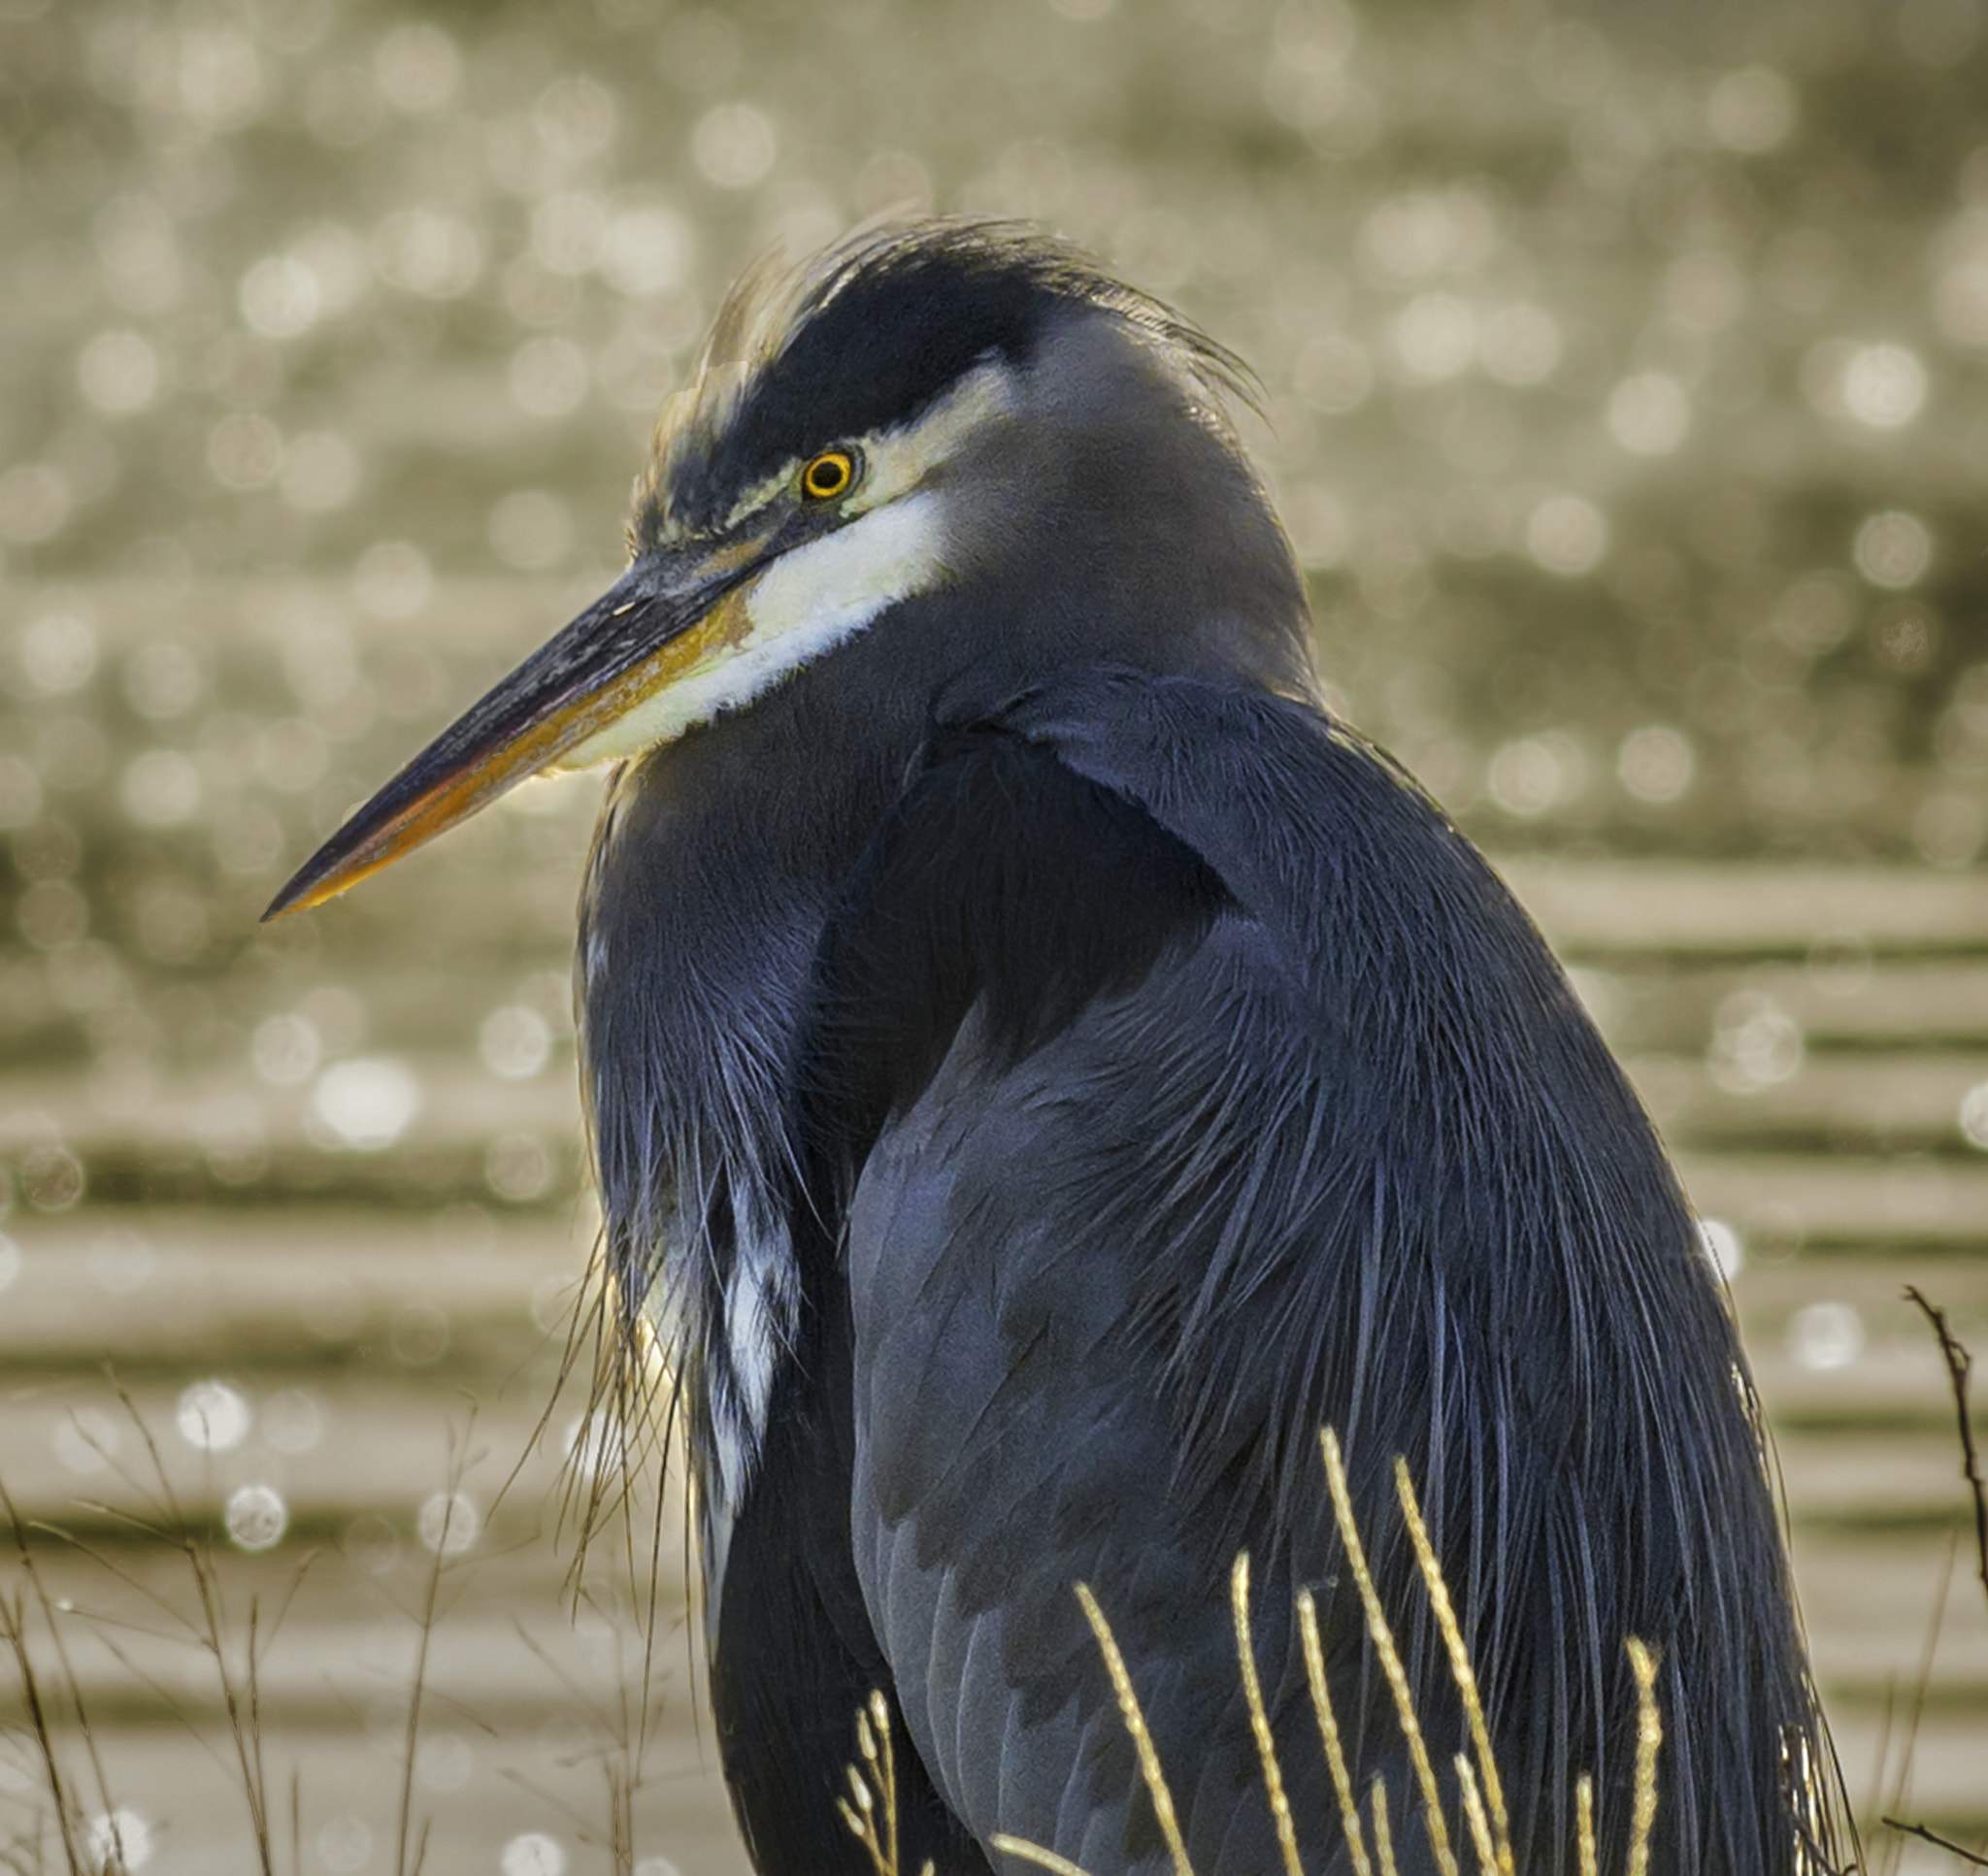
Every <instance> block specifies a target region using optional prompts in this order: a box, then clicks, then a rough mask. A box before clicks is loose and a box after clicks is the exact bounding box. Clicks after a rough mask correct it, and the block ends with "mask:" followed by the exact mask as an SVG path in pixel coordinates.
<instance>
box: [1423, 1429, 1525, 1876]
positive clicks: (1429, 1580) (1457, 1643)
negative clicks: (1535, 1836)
mask: <svg viewBox="0 0 1988 1876" xmlns="http://www.w3.org/2000/svg"><path fill="white" fill-rule="evenodd" d="M1394 1485H1395V1492H1396V1495H1397V1496H1398V1497H1399V1498H1400V1499H1401V1501H1402V1515H1403V1516H1404V1517H1405V1518H1407V1520H1408V1538H1409V1541H1410V1542H1411V1543H1413V1545H1414V1546H1415V1562H1416V1563H1419V1564H1420V1565H1421V1566H1422V1581H1423V1582H1424V1583H1425V1584H1427V1585H1428V1588H1429V1605H1430V1607H1431V1608H1432V1609H1434V1610H1435V1612H1436V1626H1437V1627H1438V1628H1439V1629H1441V1631H1442V1640H1443V1645H1444V1646H1445V1647H1446V1648H1447V1649H1448V1650H1449V1671H1450V1673H1451V1675H1452V1676H1453V1677H1454V1678H1455V1681H1456V1687H1457V1692H1458V1693H1459V1694H1460V1695H1462V1696H1463V1703H1464V1715H1465V1717H1466V1718H1467V1719H1468V1720H1469V1721H1470V1723H1471V1743H1472V1745H1473V1746H1474V1747H1475V1748H1476V1753H1477V1771H1478V1775H1479V1776H1480V1777H1481V1778H1482V1779H1483V1781H1484V1801H1485V1804H1486V1807H1487V1808H1488V1810H1489V1812H1490V1822H1491V1827H1492V1828H1493V1829H1494V1830H1495V1831H1496V1833H1497V1844H1498V1855H1497V1860H1496V1861H1495V1862H1489V1861H1488V1860H1487V1867H1488V1868H1490V1869H1492V1870H1494V1871H1495V1872H1496V1876H1513V1870H1512V1859H1511V1824H1510V1820H1509V1818H1508V1816H1507V1814H1506V1809H1505V1787H1504V1785H1503V1784H1502V1783H1501V1782H1500V1781H1499V1777H1498V1761H1497V1759H1496V1758H1495V1757H1494V1756H1493V1755H1492V1751H1491V1728H1489V1726H1487V1725H1486V1724H1485V1721H1484V1703H1483V1701H1482V1699H1480V1698H1479V1696H1478V1694H1477V1673H1476V1669H1475V1668H1474V1667H1473V1666H1472V1665H1471V1651H1470V1649H1469V1648H1468V1647H1467V1646H1466V1645H1465V1642H1464V1632H1463V1626H1462V1624H1460V1623H1459V1622H1458V1621H1457V1619H1456V1609H1455V1607H1454V1605H1452V1603H1451V1602H1450V1599H1449V1585H1448V1583H1447V1582H1446V1581H1445V1580H1444V1578H1443V1574H1442V1565H1441V1563H1438V1562H1437V1559H1436V1546H1435V1545H1434V1544H1432V1543H1431V1542H1430V1541H1429V1527H1428V1525H1427V1524H1426V1523H1424V1522H1423V1518H1422V1506H1421V1502H1420V1500H1419V1499H1418V1498H1416V1497H1415V1486H1414V1482H1413V1480H1411V1479H1410V1478H1409V1477H1408V1461H1407V1460H1405V1459H1403V1458H1401V1457H1400V1456H1399V1455H1397V1456H1396V1459H1395V1463H1394Z"/></svg>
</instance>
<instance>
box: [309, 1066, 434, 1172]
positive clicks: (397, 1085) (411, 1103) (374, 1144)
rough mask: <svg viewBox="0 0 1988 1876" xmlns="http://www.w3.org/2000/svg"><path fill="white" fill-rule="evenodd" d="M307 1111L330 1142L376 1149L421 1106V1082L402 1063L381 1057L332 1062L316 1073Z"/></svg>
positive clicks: (390, 1140) (402, 1130)
mask: <svg viewBox="0 0 1988 1876" xmlns="http://www.w3.org/2000/svg"><path fill="white" fill-rule="evenodd" d="M311 1109H312V1112H313V1114H314V1115H315V1118H316V1119H317V1120H318V1121H320V1122H321V1123H322V1124H323V1126H324V1128H325V1129H326V1130H328V1132H329V1135H330V1136H331V1141H332V1143H334V1144H336V1145H340V1146H347V1147H350V1148H351V1149H352V1150H353V1151H355V1152H360V1153H379V1152H383V1151H384V1150H385V1149H386V1148H387V1147H389V1146H391V1145H392V1144H393V1143H394V1141H396V1140H397V1139H399V1138H400V1136H401V1135H403V1134H404V1133H406V1132H407V1130H408V1128H409V1127H410V1126H411V1125H412V1124H413V1122H414V1117H415V1116H416V1115H417V1114H418V1113H419V1112H420V1110H421V1084H420V1083H419V1082H418V1081H417V1080H416V1079H415V1078H414V1071H413V1070H411V1069H409V1068H407V1067H406V1066H405V1065H404V1064H402V1063H399V1062H395V1061H391V1060H389V1059H387V1058H386V1057H383V1056H379V1057H368V1056H355V1057H354V1058H353V1059H352V1060H350V1061H348V1062H335V1063H333V1064H332V1066H331V1067H330V1068H328V1069H326V1070H324V1072H323V1073H322V1074H321V1075H319V1076H318V1077H317V1085H316V1086H315V1088H314V1089H313V1090H312V1095H311Z"/></svg>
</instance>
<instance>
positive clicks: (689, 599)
mask: <svg viewBox="0 0 1988 1876" xmlns="http://www.w3.org/2000/svg"><path fill="white" fill-rule="evenodd" d="M776 534H777V530H774V529H769V528H766V527H761V528H760V529H758V530H757V531H751V532H747V533H743V534H740V535H735V536H732V537H730V538H729V539H727V540H725V541H723V542H720V543H717V544H715V545H708V544H702V543H700V544H699V545H698V546H697V547H695V548H685V549H679V550H678V551H676V552H670V553H655V554H648V555H645V556H644V557H643V558H642V559H640V560H638V561H637V562H636V563H635V564H634V565H633V566H632V567H630V568H629V570H628V571H627V573H625V574H624V575H622V576H621V577H620V578H619V579H618V580H616V581H615V582H614V584H613V586H611V587H610V588H609V589H608V590H607V591H606V592H605V593H603V594H602V595H601V597H600V598H599V599H597V600H596V601H595V602H594V603H593V604H592V605H591V606H589V607H588V608H587V609H586V610H585V611H584V612H582V613H581V614H580V616H579V617H578V618H577V619H575V620H574V621H573V623H572V624H571V625H569V626H567V627H566V629H565V630H564V631H562V632H560V633H559V634H557V636H556V637H554V638H552V639H551V640H550V641H548V642H547V643H546V644H544V645H541V646H540V647H539V649H538V650H537V651H535V652H533V653H532V655H531V656H530V657H529V658H527V659H526V660H525V661H524V663H523V664H521V665H519V666H518V668H517V669H516V670H515V671H514V672H513V673H512V674H511V675H510V676H508V677H506V678H505V679H504V680H503V681H502V682H501V683H499V684H498V685H497V686H496V688H495V689H494V690H492V691H491V692H490V693H489V694H488V695H487V696H486V697H484V698H483V699H482V700H481V701H480V703H477V704H475V705H473V706H472V707H471V708H469V709H468V710H467V711H465V712H464V713H463V714H462V715H461V716H459V717H457V718H456V720H455V721H454V722H453V723H451V724H450V725H449V726H448V728H447V729H446V730H444V731H443V732H442V734H441V735H440V736H439V737H437V738H436V739H435V741H433V742H431V743H429V745H428V746H427V747H426V748H425V749H423V750H422V751H421V753H420V754H419V755H417V756H416V757H414V760H413V761H412V762H410V763H409V764H408V766H407V767H406V768H405V769H403V770H402V771H401V772H400V773H399V774H397V775H395V776H394V778H393V779H392V780H391V781H390V782H388V783H387V784H386V786H385V787H384V788H382V789H381V791H380V792H379V793H378V794H377V795H375V796H374V797H373V799H372V800H371V801H370V802H368V803H367V804H366V805H365V806H363V807H361V808H360V809H358V811H357V812H356V813H354V814H353V815H352V817H351V818H350V819H349V820H348V821H347V822H346V824H345V826H343V827H342V828H340V829H339V831H338V832H337V833H336V834H334V835H333V836H332V837H331V839H328V840H327V841H325V843H324V844H323V845H322V846H321V847H319V848H318V849H317V851H316V852H315V853H314V854H313V855H312V856H311V858H310V859H309V860H307V861H306V862H305V863H304V864H303V866H302V867H300V868H299V869H298V870H297V872H296V874H295V875H294V876H293V877H292V878H291V880H290V882H289V883H288V884H287V885H286V886H284V887H283V889H282V892H280V893H278V894H277V896H276V898H275V899H273V900H272V901H271V902H270V905H269V909H268V910H267V911H266V912H264V913H263V915H262V916H263V918H264V919H265V920H267V919H272V918H281V917H282V915H283V914H284V913H285V912H294V911H299V910H302V909H304V908H306V907H309V906H312V905H323V904H324V902H325V901H326V900H328V899H335V898H337V896H338V895H339V894H340V893H342V892H345V891H347V890H348V888H349V887H352V886H356V885H357V884H358V883H359V881H360V880H362V879H365V878H368V877H370V876H371V875H372V874H374V873H376V872H380V871H381V869H382V868H385V867H390V866H391V865H392V864H393V863H394V862H395V861H396V860H398V859H399V858H400V857H401V856H402V855H403V854H406V853H412V852H413V851H414V848H415V847H417V846H420V845H422V844H423V843H424V842H426V841H429V840H432V839H434V838H435V837H436V836H437V835H438V834H441V833H443V832H444V831H445V830H446V829H447V828H451V827H453V826H454V825H455V824H456V823H457V822H458V821H464V820H467V819H468V818H469V817H470V816H471V815H472V814H474V813H476V812H477V811H478V809H479V808H482V807H487V806H489V805H490V804H491V803H492V802H494V801H495V800H496V799H497V798H498V796H500V795H502V794H504V793H505V792H506V791H507V790H509V789H511V788H514V787H515V786H516V785H517V784H518V783H519V782H521V781H524V780H527V779H529V778H530V777H531V776H533V775H536V774H538V773H541V772H542V771H544V770H547V769H550V768H553V767H556V766H557V765H558V764H559V762H560V759H561V758H562V757H564V756H566V755H567V754H568V753H569V752H571V751H574V750H576V749H578V748H580V745H581V744H583V743H585V742H587V741H589V740H591V739H593V738H595V737H597V736H599V735H600V733H601V732H602V731H603V730H605V729H606V728H607V727H608V726H609V725H611V724H613V722H615V721H616V720H617V719H619V718H620V717H622V716H624V715H626V714H627V713H628V712H629V711H630V710H632V709H634V708H637V707H638V706H639V705H641V704H642V703H643V702H644V701H645V700H646V699H647V698H649V697H651V696H653V695H654V694H655V693H656V692H658V691H660V690H663V689H665V688H666V687H667V686H668V685H670V684H671V683H673V682H675V681H676V680H677V679H678V678H679V677H682V676H684V675H687V674H688V673H691V672H693V671H695V670H697V669H698V668H699V667H700V666H701V665H702V664H704V663H705V662H706V661H707V660H709V659H710V658H712V656H713V655H720V654H722V652H723V651H724V650H725V649H726V648H727V647H728V646H731V645H734V644H736V643H737V642H740V641H741V640H742V639H743V638H744V637H745V636H746V633H747V631H748V630H749V627H750V622H749V620H748V619H747V618H746V609H745V606H744V604H743V595H742V593H741V591H740V589H741V588H742V587H743V586H744V585H745V584H746V581H748V580H749V579H750V578H751V577H752V576H753V575H754V574H756V573H758V572H759V571H760V569H761V568H763V567H764V566H765V564H766V563H767V562H768V561H769V560H770V559H772V558H773V556H774V555H775V554H776V553H777V552H779V546H780V544H781V543H780V542H779V540H778V539H777V538H776Z"/></svg>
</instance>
